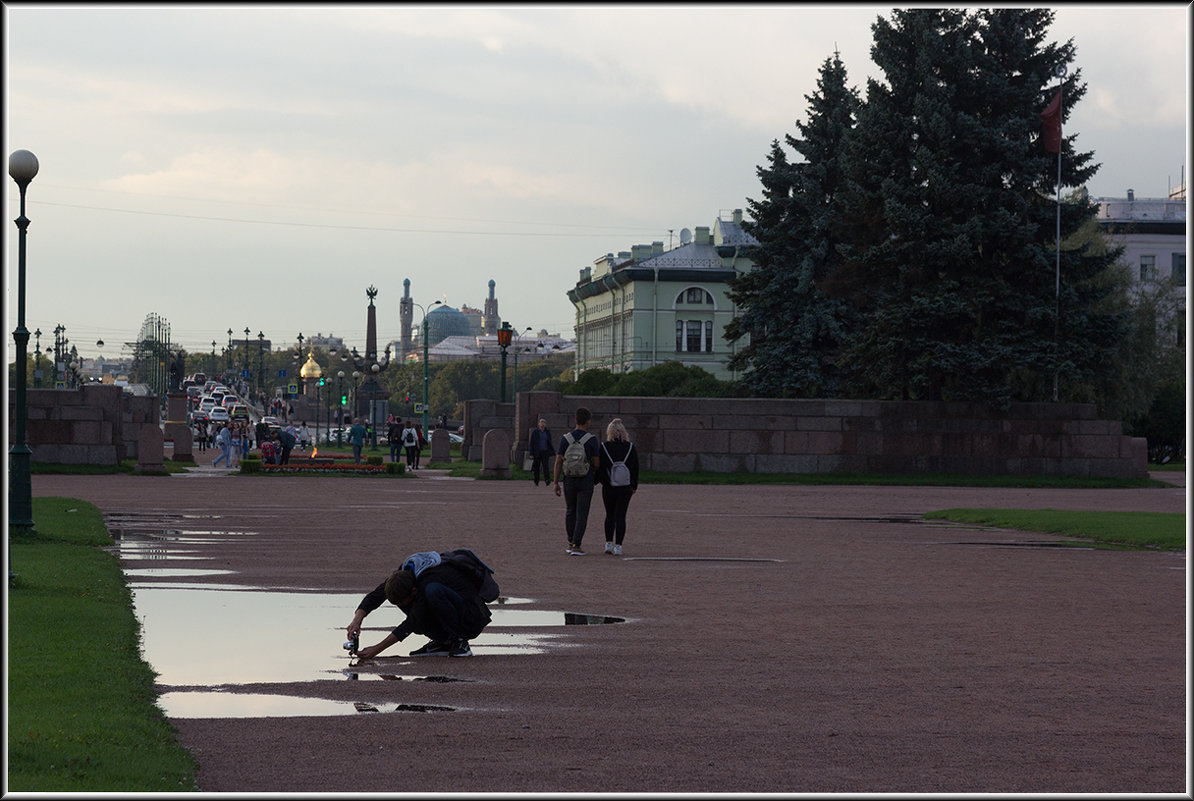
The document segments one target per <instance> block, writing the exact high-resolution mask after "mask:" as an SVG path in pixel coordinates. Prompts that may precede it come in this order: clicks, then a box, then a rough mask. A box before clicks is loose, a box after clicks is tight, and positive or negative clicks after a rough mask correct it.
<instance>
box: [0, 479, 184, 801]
mask: <svg viewBox="0 0 1194 801" xmlns="http://www.w3.org/2000/svg"><path fill="white" fill-rule="evenodd" d="M33 519H34V524H35V529H36V533H35V534H33V535H25V534H20V533H18V532H16V531H14V532H12V535H11V536H12V539H11V543H10V555H11V557H10V558H11V570H12V571H13V572H15V573H16V577H15V578H10V580H9V590H8V623H9V627H8V789H9V790H10V791H13V792H112V791H121V792H179V791H187V790H196V789H197V787H196V784H195V774H196V770H197V768H198V765H197V763H196V762H195V760H194V757H193V756H192V755H191V753H190V752H189V751H187V750H186V749H185V748H183V747H182V745H180V744H179V742H178V739H177V734H178V732H177V730H176V729H175V728H174V727H173V726H172V725H171V724H170V722H169V721H168V720H167V719H166V716H165V715H164V713H163V712H162V711H161V709H160V708H159V707H158V706H157V705H156V704H155V700H156V698H157V692H156V690H155V688H154V679H155V674H154V672H153V670H152V668H150V666H149V665H148V664H146V663H145V661H144V660H143V659H142V657H141V650H140V626H139V624H138V623H137V620H136V616H135V614H134V612H133V606H132V596H131V594H130V593H129V590H128V586H127V585H126V583H125V580H124V576H123V574H122V573H121V570H120V564H119V562H118V560H117V559H116V557H115V556H113V555H112V554H110V553H108V552H106V551H103V550H100V548H99V547H98V546H101V545H111V544H112V540H111V538H110V537H109V535H108V532H107V529H106V528H105V526H104V522H103V516H102V515H101V514H100V511H99V509H97V508H96V507H95V506H93V505H92V504H89V503H86V502H84V501H78V500H74V499H71V498H34V499H33Z"/></svg>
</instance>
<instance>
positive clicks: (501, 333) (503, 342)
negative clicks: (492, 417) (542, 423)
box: [497, 323, 514, 403]
mask: <svg viewBox="0 0 1194 801" xmlns="http://www.w3.org/2000/svg"><path fill="white" fill-rule="evenodd" d="M513 336H514V329H513V328H511V327H510V324H509V323H502V327H501V328H499V329H498V332H497V339H498V347H500V348H501V349H502V392H501V398H502V403H505V402H506V348H508V347H510V338H511V337H513Z"/></svg>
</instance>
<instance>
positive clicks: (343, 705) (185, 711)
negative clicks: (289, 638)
mask: <svg viewBox="0 0 1194 801" xmlns="http://www.w3.org/2000/svg"><path fill="white" fill-rule="evenodd" d="M158 706H160V707H161V708H162V710H163V711H164V712H165V713H166V717H170V718H276V717H314V716H330V715H352V714H356V713H358V712H453V711H455V710H454V709H453V708H452V707H450V706H433V705H431V704H409V703H377V702H367V701H332V700H329V699H327V698H302V697H299V696H293V695H267V694H264V693H223V692H194V693H189V692H170V693H163V694H162V695H161V696H159V697H158Z"/></svg>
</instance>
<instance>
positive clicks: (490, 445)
mask: <svg viewBox="0 0 1194 801" xmlns="http://www.w3.org/2000/svg"><path fill="white" fill-rule="evenodd" d="M481 475H482V476H484V477H486V478H509V476H510V434H509V433H508V432H506V431H503V430H502V429H500V428H493V429H490V430H489V431H486V432H485V436H484V437H483V438H482V440H481Z"/></svg>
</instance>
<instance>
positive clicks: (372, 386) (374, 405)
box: [369, 362, 381, 450]
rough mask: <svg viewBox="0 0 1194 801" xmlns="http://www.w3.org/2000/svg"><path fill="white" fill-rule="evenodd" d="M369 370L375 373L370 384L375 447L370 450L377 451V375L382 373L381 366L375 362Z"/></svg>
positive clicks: (370, 411)
mask: <svg viewBox="0 0 1194 801" xmlns="http://www.w3.org/2000/svg"><path fill="white" fill-rule="evenodd" d="M369 370H370V371H371V372H372V373H373V377H372V379H371V380H370V382H369V420H370V421H371V422H372V423H373V447H372V448H371V449H370V450H377V427H378V425H379V424H380V421H379V420H378V419H377V418H378V416H379V415H378V414H377V374H378V373H380V372H381V365H379V364H378V363H377V362H374V363H373V366H372V367H370V368H369Z"/></svg>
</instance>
